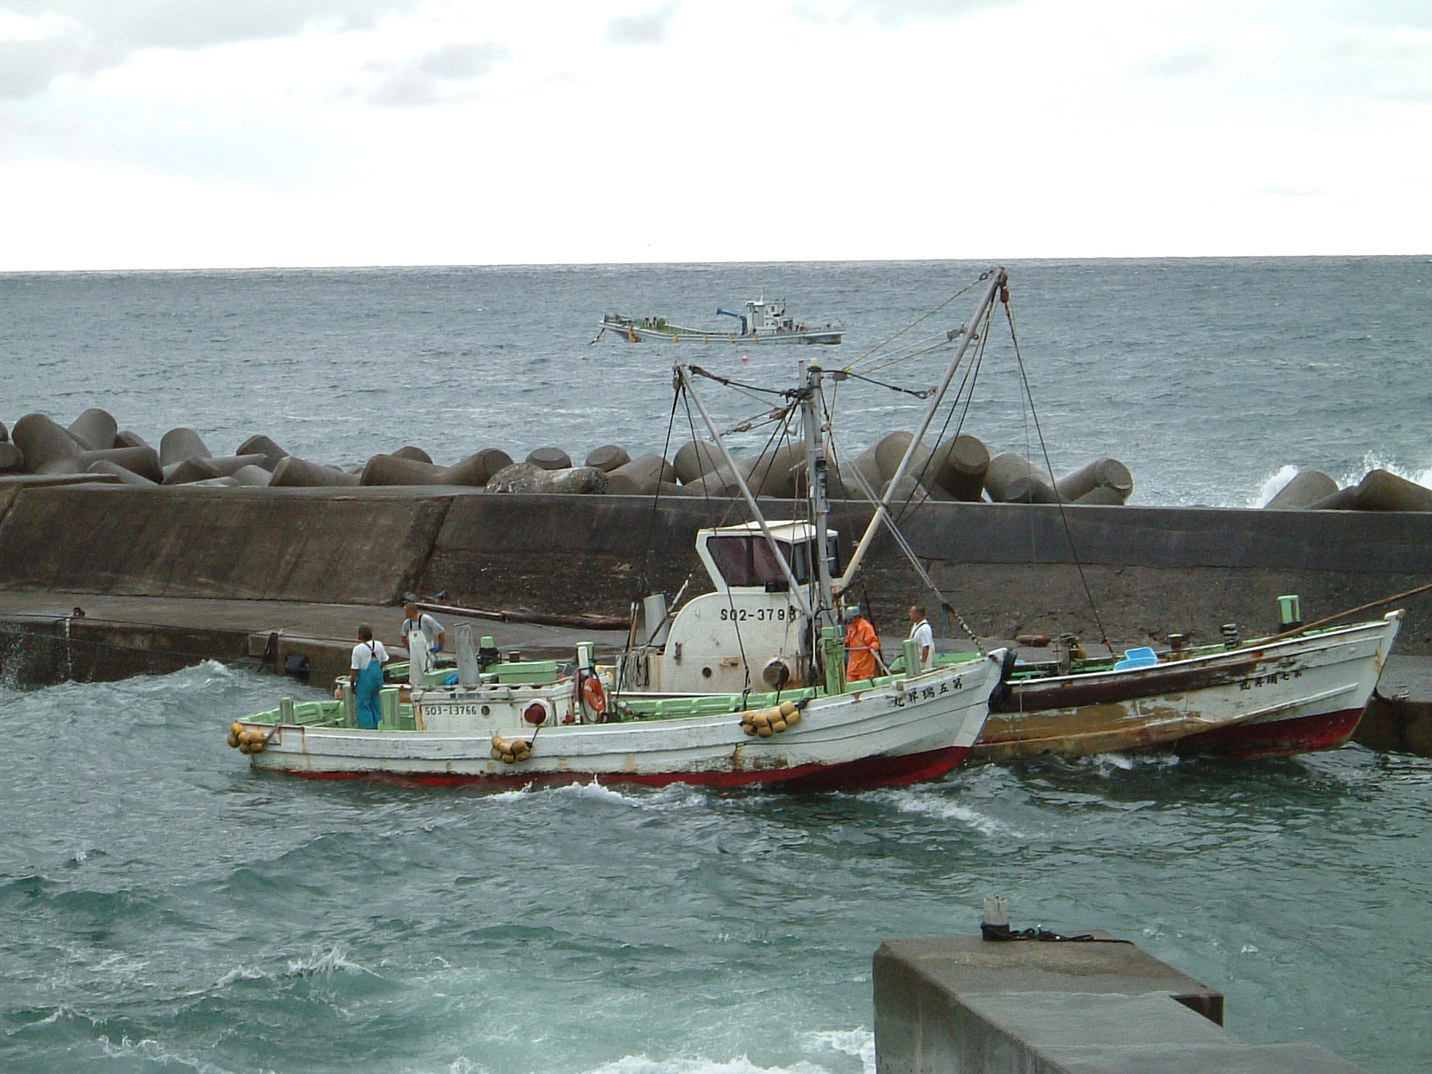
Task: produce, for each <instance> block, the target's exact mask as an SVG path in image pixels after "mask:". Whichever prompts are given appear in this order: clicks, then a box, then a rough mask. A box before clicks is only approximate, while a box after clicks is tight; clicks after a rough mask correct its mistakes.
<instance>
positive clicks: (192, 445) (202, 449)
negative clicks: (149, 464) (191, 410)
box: [159, 428, 213, 466]
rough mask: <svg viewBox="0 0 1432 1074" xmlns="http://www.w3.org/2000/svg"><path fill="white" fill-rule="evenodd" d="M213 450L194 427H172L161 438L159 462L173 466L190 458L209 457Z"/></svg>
mask: <svg viewBox="0 0 1432 1074" xmlns="http://www.w3.org/2000/svg"><path fill="white" fill-rule="evenodd" d="M212 454H213V452H212V451H210V450H209V448H208V446H207V445H206V444H205V443H204V438H203V437H201V436H200V435H199V434H198V433H196V432H195V431H194V430H193V429H187V428H178V429H170V430H169V431H168V432H167V433H165V434H164V435H163V436H162V437H160V438H159V462H160V464H161V465H164V466H173V465H175V464H177V463H181V462H184V461H186V460H188V459H207V458H208V457H209V456H210V455H212Z"/></svg>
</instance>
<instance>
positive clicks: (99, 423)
mask: <svg viewBox="0 0 1432 1074" xmlns="http://www.w3.org/2000/svg"><path fill="white" fill-rule="evenodd" d="M68 432H69V434H70V435H71V436H73V437H74V438H75V439H76V440H78V441H79V442H80V445H81V446H82V447H85V448H88V449H89V450H90V451H107V450H109V449H110V448H112V447H114V438H115V436H116V434H118V432H119V423H118V422H117V421H115V420H114V415H112V414H111V413H110V412H109V411H107V410H101V409H99V407H90V408H89V409H88V410H86V411H85V412H84V413H83V414H81V415H80V416H79V417H77V418H76V419H75V420H74V421H72V422H70V424H69V428H68Z"/></svg>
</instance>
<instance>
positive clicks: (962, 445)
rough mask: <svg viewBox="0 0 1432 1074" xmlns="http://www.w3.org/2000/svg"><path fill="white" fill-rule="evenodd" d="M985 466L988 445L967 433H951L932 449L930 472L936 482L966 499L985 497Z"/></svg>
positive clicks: (960, 498)
mask: <svg viewBox="0 0 1432 1074" xmlns="http://www.w3.org/2000/svg"><path fill="white" fill-rule="evenodd" d="M988 470H989V448H987V447H985V445H984V441H982V440H980V439H979V438H978V437H974V436H970V435H968V434H966V433H961V434H960V435H958V436H955V437H951V438H950V439H949V440H946V441H944V442H943V443H941V444H940V445H939V446H938V447H936V448H935V450H934V451H933V452H932V453H931V457H930V475H931V476H932V477H933V479H934V481H935V484H937V485H938V486H939V487H940V488H942V489H944V490H945V491H946V492H948V493H949V494H950V495H951V496H953V497H954V498H955V499H957V500H963V501H965V502H966V503H978V502H979V501H980V500H982V499H984V482H985V472H986V471H988Z"/></svg>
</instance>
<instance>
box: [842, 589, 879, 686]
mask: <svg viewBox="0 0 1432 1074" xmlns="http://www.w3.org/2000/svg"><path fill="white" fill-rule="evenodd" d="M878 648H880V638H879V637H878V636H876V633H875V628H874V627H873V626H871V625H870V620H869V619H867V618H865V616H863V615H861V614H860V605H858V604H852V605H850V606H849V607H847V608H846V609H845V652H846V659H845V681H846V682H865V681H868V680H870V679H873V678H875V650H876V649H878Z"/></svg>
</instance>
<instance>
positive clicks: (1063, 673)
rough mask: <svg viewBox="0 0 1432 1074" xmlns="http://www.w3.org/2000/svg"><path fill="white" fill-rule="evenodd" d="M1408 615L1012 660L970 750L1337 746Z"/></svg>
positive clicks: (1276, 751)
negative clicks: (1105, 657) (1103, 655)
mask: <svg viewBox="0 0 1432 1074" xmlns="http://www.w3.org/2000/svg"><path fill="white" fill-rule="evenodd" d="M1402 616H1403V613H1402V612H1401V611H1393V612H1389V613H1388V614H1386V615H1385V616H1383V617H1382V618H1380V619H1374V620H1370V621H1365V622H1354V623H1349V624H1343V625H1333V626H1325V627H1320V628H1316V629H1312V630H1308V631H1306V632H1303V633H1296V632H1291V633H1288V634H1283V635H1276V636H1273V637H1268V638H1258V639H1254V640H1251V641H1247V642H1241V641H1236V640H1234V639H1229V640H1230V642H1232V644H1228V643H1225V644H1222V645H1209V646H1201V647H1199V648H1194V649H1183V648H1180V649H1177V650H1172V651H1165V652H1162V653H1155V652H1154V651H1153V650H1152V649H1149V648H1144V649H1137V650H1129V651H1128V652H1127V653H1126V654H1125V657H1124V659H1123V660H1121V661H1118V662H1115V661H1103V662H1098V661H1088V660H1085V661H1072V660H1066V665H1067V666H1065V667H1063V668H1060V667H1059V666H1058V665H1057V663H1056V664H1055V665H1052V666H1051V665H1020V664H1016V666H1015V669H1014V673H1013V674H1012V675H1011V677H1010V689H1009V691H1008V693H1006V694H1005V695H1003V697H1002V698H1001V699H999V700H998V702H997V703H996V705H995V706H994V707H993V712H992V714H991V716H990V719H989V722H988V723H986V725H985V728H984V730H983V731H982V732H981V733H980V738H979V740H978V742H976V744H975V748H974V750H973V751H972V753H971V759H972V760H982V761H998V760H1009V759H1014V758H1021V757H1025V758H1027V757H1036V756H1041V755H1056V756H1060V757H1080V756H1088V755H1091V754H1097V753H1131V752H1149V751H1168V752H1173V753H1179V754H1212V755H1217V756H1223V757H1232V758H1255V757H1280V756H1290V755H1293V754H1298V753H1308V752H1312V751H1315V750H1327V749H1336V748H1337V747H1338V746H1341V745H1343V744H1344V743H1346V742H1347V741H1348V739H1349V738H1350V737H1351V736H1352V733H1353V731H1354V730H1355V729H1356V727H1357V724H1358V721H1359V720H1360V719H1361V718H1362V714H1363V710H1364V709H1366V707H1367V703H1368V701H1369V699H1370V698H1371V697H1372V692H1373V689H1374V688H1375V687H1376V686H1377V679H1378V676H1379V675H1380V674H1381V672H1382V668H1383V665H1384V663H1385V662H1386V660H1387V656H1388V654H1389V653H1390V652H1391V650H1392V645H1393V642H1394V640H1395V639H1396V637H1397V631H1398V628H1399V627H1400V626H1401V623H1402Z"/></svg>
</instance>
